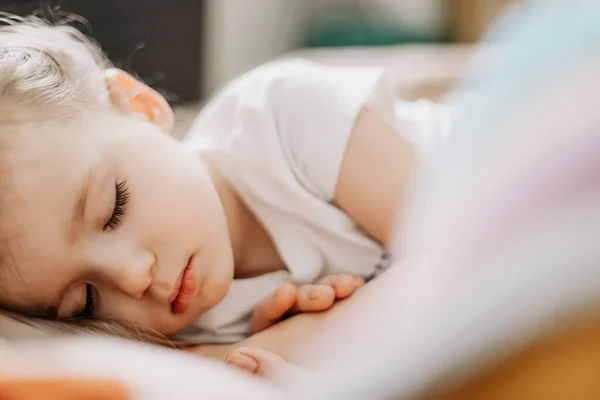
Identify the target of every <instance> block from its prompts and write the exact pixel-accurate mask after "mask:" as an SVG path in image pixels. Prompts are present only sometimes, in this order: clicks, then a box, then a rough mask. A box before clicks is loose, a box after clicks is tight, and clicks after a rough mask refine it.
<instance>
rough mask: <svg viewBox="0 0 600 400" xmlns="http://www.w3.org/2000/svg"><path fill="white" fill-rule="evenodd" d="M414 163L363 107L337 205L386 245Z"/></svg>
mask: <svg viewBox="0 0 600 400" xmlns="http://www.w3.org/2000/svg"><path fill="white" fill-rule="evenodd" d="M417 158H418V156H417V153H416V151H415V150H414V148H413V147H412V146H411V145H410V144H409V143H408V142H407V141H406V140H405V139H403V137H402V136H401V135H398V133H397V132H396V131H395V130H394V128H393V127H392V126H390V125H389V124H388V123H387V122H385V121H384V120H383V118H381V117H380V116H379V115H378V114H377V113H375V112H373V111H371V110H370V109H369V108H368V107H365V108H363V110H362V111H361V112H360V114H359V115H358V118H357V120H356V123H355V124H354V127H353V129H352V133H351V136H350V138H349V141H348V145H347V148H346V154H345V157H344V160H343V162H342V166H341V169H340V174H339V177H338V181H337V186H336V189H335V193H334V200H335V202H336V203H337V205H338V206H339V207H340V208H341V209H342V210H344V211H345V212H346V213H347V214H348V215H350V217H352V219H354V221H355V222H356V223H357V224H358V225H359V226H360V227H361V228H362V229H364V230H365V231H366V232H367V233H368V234H370V235H371V236H372V237H373V238H375V239H376V240H378V241H379V242H380V243H382V244H384V245H388V244H389V241H390V234H391V232H392V227H393V226H395V224H396V223H397V220H396V212H397V210H398V208H399V207H401V206H402V200H403V198H404V196H405V192H406V190H407V186H408V183H409V179H410V177H411V173H412V172H413V166H414V165H415V162H416V161H417Z"/></svg>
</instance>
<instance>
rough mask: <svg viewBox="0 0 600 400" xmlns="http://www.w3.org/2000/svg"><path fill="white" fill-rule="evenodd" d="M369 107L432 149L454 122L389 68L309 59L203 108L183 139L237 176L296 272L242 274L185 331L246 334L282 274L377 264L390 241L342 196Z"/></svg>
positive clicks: (239, 188)
mask: <svg viewBox="0 0 600 400" xmlns="http://www.w3.org/2000/svg"><path fill="white" fill-rule="evenodd" d="M365 106H368V107H370V108H371V109H372V110H374V111H375V112H377V113H379V114H380V115H381V116H382V117H383V118H385V119H386V120H387V121H389V122H390V123H392V124H394V125H395V126H397V127H398V130H399V131H400V132H403V134H405V135H406V136H407V138H408V139H409V140H411V141H415V145H416V146H417V148H418V149H419V150H420V151H421V152H423V154H427V153H429V152H430V150H429V148H430V147H431V145H432V144H434V143H436V142H438V141H439V140H438V138H441V137H442V136H443V135H444V134H445V132H446V130H447V127H448V124H447V122H446V121H447V118H448V113H447V110H446V109H443V108H442V107H441V106H439V107H438V106H437V105H433V104H432V103H428V102H427V103H424V102H420V103H399V102H397V100H396V99H395V96H394V92H393V88H392V87H391V85H389V84H388V83H387V81H386V79H385V77H384V74H383V73H382V71H381V70H380V69H373V68H339V67H327V66H322V65H318V64H314V63H311V62H309V61H303V60H286V61H278V62H274V63H271V64H267V65H265V66H263V67H260V68H258V69H255V70H253V71H251V72H249V73H247V74H246V75H244V76H242V77H240V78H238V79H237V80H235V81H233V82H232V83H231V84H229V85H228V86H227V87H226V88H225V89H224V90H223V91H222V92H220V93H219V94H218V95H217V96H216V98H214V99H213V100H212V101H211V102H210V103H209V104H208V105H207V106H206V107H205V109H204V110H203V111H202V112H201V113H200V115H199V116H198V118H197V120H196V122H195V124H194V126H193V127H192V129H191V131H190V133H189V134H188V136H187V137H186V138H185V139H184V145H185V147H186V149H187V150H188V151H190V152H194V153H197V154H201V155H202V157H205V158H206V159H207V160H208V161H210V162H211V165H213V166H214V167H215V168H217V169H218V170H219V172H220V173H221V174H222V175H223V176H224V177H225V178H226V179H227V180H228V181H229V183H230V184H231V185H232V186H233V188H234V189H235V190H236V192H237V193H238V195H239V196H240V198H241V199H242V200H243V201H244V203H245V204H246V206H247V207H248V208H249V210H251V211H252V212H253V213H254V214H255V215H256V217H257V219H258V220H259V221H260V222H261V223H262V224H263V226H264V228H265V229H266V231H267V232H268V233H269V235H270V237H271V238H272V240H273V241H274V243H275V246H276V248H277V250H278V252H279V255H280V256H281V258H282V260H283V261H284V262H285V264H286V266H287V268H288V271H278V272H274V273H270V274H265V275H261V276H258V277H254V278H249V279H243V280H234V282H233V284H232V286H231V289H230V291H229V293H228V295H227V296H226V298H225V299H224V300H223V301H222V302H221V303H219V304H218V305H217V306H215V307H214V308H212V309H211V310H209V311H207V312H206V313H204V314H203V315H202V316H200V317H199V318H198V319H197V320H196V321H194V323H193V324H192V325H191V326H190V327H188V328H187V329H186V330H185V331H184V332H182V333H181V335H180V336H181V337H183V338H188V339H193V340H197V341H201V342H206V343H209V342H210V343H224V342H236V341H239V340H241V339H243V338H244V337H245V336H246V332H247V331H248V324H249V319H250V316H251V314H252V312H253V311H254V309H255V308H256V306H257V305H258V303H259V302H260V301H261V300H262V299H263V298H264V297H265V296H267V295H268V294H270V293H271V292H273V291H274V290H275V289H276V288H277V287H278V286H279V285H280V284H281V283H283V282H285V281H289V282H292V283H295V284H304V283H312V282H315V281H316V280H317V279H318V278H320V277H322V276H324V275H329V274H335V273H349V274H356V275H362V276H367V275H369V274H371V273H372V272H373V270H374V268H375V265H376V264H377V263H378V261H379V260H380V258H381V257H382V255H383V253H384V250H383V248H382V247H381V246H380V245H379V244H378V243H376V242H375V241H373V240H372V239H371V238H369V237H368V236H367V235H365V233H363V232H362V231H361V230H360V229H358V228H357V227H356V225H355V224H354V222H353V221H352V219H350V217H349V216H348V215H346V214H345V213H344V212H343V211H341V210H340V209H339V208H337V207H336V206H335V205H334V204H333V194H334V190H335V186H336V182H337V178H338V174H339V170H340V166H341V163H342V160H343V157H344V153H345V149H346V143H347V141H348V138H349V136H350V132H351V130H352V127H353V124H354V121H355V119H356V117H357V116H358V114H359V112H360V111H361V109H362V108H363V107H365ZM411 110H412V111H411ZM396 116H399V117H400V118H397V117H396Z"/></svg>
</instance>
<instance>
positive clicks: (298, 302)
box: [250, 274, 365, 334]
mask: <svg viewBox="0 0 600 400" xmlns="http://www.w3.org/2000/svg"><path fill="white" fill-rule="evenodd" d="M364 284H365V280H364V279H363V278H362V277H359V276H355V275H348V274H339V275H330V276H326V277H324V278H322V279H321V280H319V281H318V282H317V283H316V284H309V285H301V286H294V285H292V284H291V283H284V284H282V285H281V286H280V287H279V288H278V289H277V290H275V291H274V292H273V293H272V294H270V295H269V296H267V297H266V298H264V299H263V300H262V301H261V302H260V304H259V305H258V307H257V308H256V311H254V315H253V316H252V320H251V322H250V334H255V333H257V332H260V331H262V330H264V329H266V328H268V327H270V326H271V325H274V324H276V323H277V322H278V321H280V320H281V319H283V318H284V317H286V316H288V315H291V314H297V313H304V312H317V311H325V310H327V309H329V308H330V307H331V306H332V305H333V304H334V303H335V301H336V300H340V299H345V298H346V297H348V296H350V295H352V293H354V291H355V290H356V289H358V288H359V287H361V286H362V285H364Z"/></svg>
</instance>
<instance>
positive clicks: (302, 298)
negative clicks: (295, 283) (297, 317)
mask: <svg viewBox="0 0 600 400" xmlns="http://www.w3.org/2000/svg"><path fill="white" fill-rule="evenodd" d="M297 290H298V293H297V295H296V304H295V305H294V307H293V308H292V310H291V311H292V312H294V313H299V312H316V311H323V310H327V309H329V308H330V307H331V306H332V305H333V303H334V302H335V292H334V290H333V288H332V287H331V286H327V285H302V286H300V287H299V288H298V289H297Z"/></svg>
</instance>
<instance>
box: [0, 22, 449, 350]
mask: <svg viewBox="0 0 600 400" xmlns="http://www.w3.org/2000/svg"><path fill="white" fill-rule="evenodd" d="M6 22H8V25H7V26H6V27H3V28H2V29H1V30H0V103H1V105H2V116H0V132H1V135H0V140H1V142H0V146H1V147H0V150H1V151H2V157H1V159H2V165H1V167H2V169H1V171H2V180H1V182H2V185H3V187H2V192H1V193H2V198H1V201H2V215H1V222H2V224H1V232H2V235H3V241H2V248H1V253H0V254H1V256H2V257H1V264H0V274H1V276H2V279H1V280H0V286H1V289H0V305H1V306H2V307H3V309H5V310H7V311H11V312H14V313H19V314H21V315H23V316H26V317H28V318H30V317H31V318H43V319H51V320H55V321H60V322H61V323H64V324H72V325H73V326H78V327H79V328H80V329H86V326H91V327H92V326H93V327H94V329H98V327H105V328H106V330H108V331H111V332H124V331H125V330H124V329H116V328H114V326H116V325H119V324H120V325H122V326H131V327H134V328H135V327H143V328H145V329H148V330H150V331H152V332H156V333H157V335H160V336H164V337H169V338H176V339H180V340H185V341H188V342H189V341H191V342H194V343H203V344H218V343H225V344H228V343H235V342H238V341H240V340H242V339H244V338H245V337H247V336H248V335H251V334H253V333H255V332H259V331H261V330H263V329H266V328H267V327H269V326H270V325H272V324H275V323H276V322H278V321H279V320H281V319H283V318H285V317H287V316H289V315H292V314H294V313H301V312H316V311H322V310H326V309H328V308H329V307H331V306H332V305H333V304H334V303H335V301H336V300H340V299H343V298H346V297H348V296H351V295H352V293H354V292H355V291H356V290H357V289H358V288H359V287H360V286H362V285H363V284H364V282H365V279H367V280H368V279H370V278H372V277H373V276H374V275H376V271H379V270H381V269H382V267H381V266H382V265H383V264H385V262H386V261H387V258H386V257H387V255H386V253H385V248H386V246H387V244H388V243H389V242H390V240H391V238H390V236H391V227H392V226H393V225H394V223H395V221H396V212H397V208H398V205H399V204H401V200H402V199H403V198H404V195H405V193H406V191H407V190H408V186H409V183H410V177H411V172H412V170H413V168H414V167H415V166H416V164H417V163H418V162H420V161H421V160H427V159H428V157H430V155H431V154H432V152H433V151H434V149H435V146H436V145H437V144H438V143H439V142H441V141H442V140H443V138H444V136H445V135H446V134H447V132H448V129H449V127H450V120H451V115H450V114H449V112H448V110H447V109H445V108H443V107H441V106H437V105H434V104H430V103H424V102H417V103H406V102H398V101H397V100H396V99H395V96H394V92H393V90H392V87H391V85H390V84H389V83H388V82H387V81H386V79H385V76H384V74H383V72H382V71H381V70H379V69H371V68H334V67H327V66H322V65H318V64H314V63H311V62H308V61H302V60H286V61H278V62H274V63H271V64H267V65H265V66H262V67H259V68H257V69H255V70H253V71H251V72H249V73H247V74H245V75H243V76H242V77H240V78H238V79H236V80H234V81H233V82H232V83H230V84H229V85H228V86H227V87H225V88H224V89H223V90H222V91H221V92H219V93H218V94H217V95H216V97H215V98H213V99H212V100H211V101H210V102H209V103H208V105H207V106H206V107H205V109H204V110H203V111H202V112H201V113H200V115H199V116H198V118H197V120H196V122H195V124H194V126H193V128H192V129H191V131H190V132H189V134H188V136H187V137H186V138H185V140H184V141H183V142H179V141H177V140H175V139H173V138H171V137H170V136H169V135H168V134H169V132H170V131H171V129H172V127H173V113H172V111H171V109H170V108H169V106H168V104H167V103H166V101H165V100H164V99H163V98H162V97H161V96H160V95H159V94H158V93H156V92H155V91H154V90H152V89H151V88H149V87H148V86H146V85H145V84H143V83H142V82H140V81H138V80H137V79H135V78H134V77H132V76H131V75H129V74H127V73H126V72H124V71H122V70H119V69H115V68H112V67H111V66H110V64H109V63H108V62H107V60H106V59H105V58H104V57H103V56H102V53H101V51H100V49H98V48H97V47H96V46H95V45H94V44H93V43H91V42H90V41H89V40H88V39H86V38H85V37H83V35H81V34H80V33H78V32H77V31H76V30H74V29H72V28H68V27H52V26H49V25H47V24H45V23H44V22H41V21H40V20H37V19H25V20H17V19H9V20H8V21H6ZM378 266H379V267H378ZM99 321H103V324H99ZM110 326H112V327H113V328H108V327H110ZM136 329H137V328H136ZM109 333H110V332H109Z"/></svg>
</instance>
